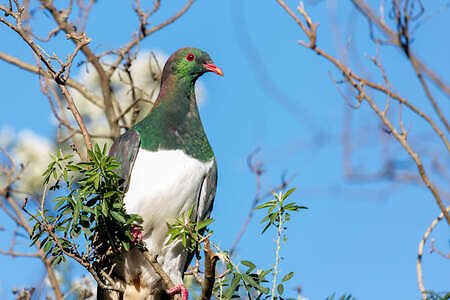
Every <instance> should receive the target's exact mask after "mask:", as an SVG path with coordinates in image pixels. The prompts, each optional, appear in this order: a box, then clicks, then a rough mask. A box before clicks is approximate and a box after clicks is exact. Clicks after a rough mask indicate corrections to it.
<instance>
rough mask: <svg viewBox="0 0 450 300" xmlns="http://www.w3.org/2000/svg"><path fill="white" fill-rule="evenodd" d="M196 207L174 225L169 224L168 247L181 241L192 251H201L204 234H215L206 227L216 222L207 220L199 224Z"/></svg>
mask: <svg viewBox="0 0 450 300" xmlns="http://www.w3.org/2000/svg"><path fill="white" fill-rule="evenodd" d="M193 212H194V206H192V207H191V208H190V209H189V210H188V212H187V214H186V215H184V214H180V215H179V216H178V217H177V219H176V221H175V222H174V223H173V224H167V226H168V227H169V231H168V234H169V236H170V238H169V239H168V240H167V242H166V245H169V244H170V243H172V242H173V241H176V240H178V239H181V241H182V244H183V246H184V247H185V248H187V249H189V250H190V251H199V250H200V249H199V246H200V241H201V240H202V238H203V236H202V234H203V233H204V232H205V231H206V233H208V234H212V233H213V232H212V231H210V230H208V228H206V226H208V225H209V224H211V223H212V222H214V219H210V218H208V219H205V220H203V221H200V222H198V223H197V221H196V219H195V218H194V214H193Z"/></svg>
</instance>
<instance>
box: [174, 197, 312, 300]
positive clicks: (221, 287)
mask: <svg viewBox="0 0 450 300" xmlns="http://www.w3.org/2000/svg"><path fill="white" fill-rule="evenodd" d="M294 190H295V189H291V190H289V191H287V192H286V193H284V194H283V193H280V194H275V193H274V194H273V195H274V197H275V199H274V200H270V201H268V202H265V203H263V204H261V205H260V206H258V207H256V209H263V208H268V210H267V214H266V216H265V217H264V218H263V220H262V222H263V223H264V222H268V223H267V224H266V225H265V227H264V229H263V233H264V232H265V231H266V230H267V229H268V228H269V227H270V225H273V226H275V227H277V228H278V227H279V226H280V225H283V224H285V222H287V221H289V220H290V216H291V215H290V214H291V213H292V212H298V211H300V209H306V207H304V206H299V205H297V204H296V203H295V202H290V203H288V204H285V203H284V202H285V200H286V199H287V198H288V197H289V195H290V194H291V193H292V192H293V191H294ZM193 211H194V210H193V208H191V209H190V210H189V211H188V213H187V214H186V215H184V214H182V215H180V216H179V217H178V218H177V220H176V221H175V222H174V223H173V224H168V226H169V235H170V238H169V239H168V241H167V244H170V243H172V242H174V241H176V240H181V241H182V243H183V245H184V247H187V248H188V249H190V250H191V251H199V250H200V244H201V243H202V242H203V241H204V240H205V239H206V237H208V236H210V235H212V233H213V232H212V231H210V230H208V229H207V228H206V226H208V225H210V224H211V223H212V222H213V221H214V220H213V219H206V220H204V221H202V222H199V223H198V224H197V223H196V221H195V220H193ZM286 229H287V227H286V226H285V225H283V226H282V227H281V230H286ZM205 233H206V234H205ZM284 240H285V241H286V240H287V238H286V237H284ZM211 244H212V243H211ZM212 246H213V247H215V248H216V249H217V251H218V253H217V254H218V256H219V257H220V258H221V260H222V262H223V263H224V270H223V276H219V279H218V280H217V281H216V282H215V286H214V292H215V293H216V295H218V296H219V297H220V298H221V299H231V298H239V297H242V296H243V295H244V294H245V296H246V297H248V298H249V299H269V298H272V299H279V300H283V299H291V298H284V297H283V294H284V290H285V288H284V283H286V282H287V281H288V280H290V279H291V278H292V277H293V276H294V272H289V273H287V274H286V275H285V276H284V277H283V278H282V280H281V283H279V284H278V285H277V289H276V290H277V296H274V295H273V293H272V295H271V294H270V288H269V287H268V286H267V285H268V284H269V283H270V281H269V279H268V278H267V275H268V274H270V273H271V272H274V268H276V266H275V267H273V268H269V269H268V270H261V269H258V268H257V267H256V265H255V264H254V263H253V262H251V261H249V260H242V261H240V262H239V263H237V264H236V263H235V262H234V261H233V260H232V258H231V256H230V255H229V253H228V252H227V251H221V250H220V248H219V247H218V246H217V245H214V244H212ZM242 268H245V270H244V271H242V270H241V269H242ZM275 279H276V276H274V278H273V280H275Z"/></svg>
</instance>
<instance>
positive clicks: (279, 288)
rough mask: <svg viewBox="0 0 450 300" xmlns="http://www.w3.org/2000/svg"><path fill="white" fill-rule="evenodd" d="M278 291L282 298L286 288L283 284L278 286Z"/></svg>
mask: <svg viewBox="0 0 450 300" xmlns="http://www.w3.org/2000/svg"><path fill="white" fill-rule="evenodd" d="M277 291H278V295H280V296H281V295H283V292H284V286H283V284H282V283H280V284H279V285H278V287H277Z"/></svg>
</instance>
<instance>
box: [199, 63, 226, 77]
mask: <svg viewBox="0 0 450 300" xmlns="http://www.w3.org/2000/svg"><path fill="white" fill-rule="evenodd" d="M203 65H204V66H205V68H206V71H207V72H214V73H216V74H217V75H220V76H223V71H222V69H221V68H219V67H218V66H216V65H214V64H203Z"/></svg>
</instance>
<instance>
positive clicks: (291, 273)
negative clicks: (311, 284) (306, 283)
mask: <svg viewBox="0 0 450 300" xmlns="http://www.w3.org/2000/svg"><path fill="white" fill-rule="evenodd" d="M292 277H294V272H290V273H288V274H286V275H284V277H283V279H281V282H286V281H288V280H289V279H291V278H292Z"/></svg>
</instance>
